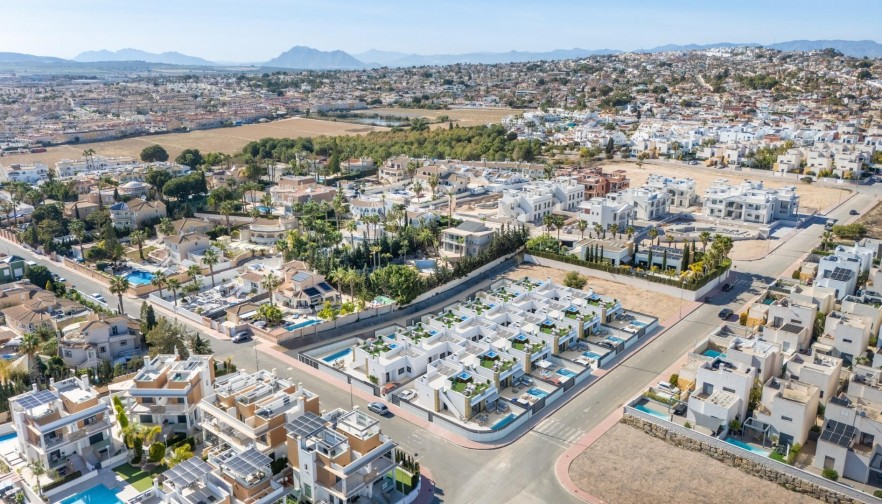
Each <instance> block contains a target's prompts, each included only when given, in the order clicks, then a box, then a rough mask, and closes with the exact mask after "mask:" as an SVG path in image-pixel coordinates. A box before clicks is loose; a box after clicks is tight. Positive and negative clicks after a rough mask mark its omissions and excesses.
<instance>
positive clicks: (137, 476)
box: [113, 464, 165, 492]
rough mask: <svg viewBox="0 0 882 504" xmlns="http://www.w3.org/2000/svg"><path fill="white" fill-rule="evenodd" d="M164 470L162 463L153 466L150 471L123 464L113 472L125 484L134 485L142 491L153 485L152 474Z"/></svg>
mask: <svg viewBox="0 0 882 504" xmlns="http://www.w3.org/2000/svg"><path fill="white" fill-rule="evenodd" d="M164 470H165V466H162V465H159V466H156V467H154V468H153V470H152V471H144V470H143V469H141V468H140V467H135V466H133V465H131V464H123V465H121V466H119V467H117V468H116V469H114V470H113V472H115V473H116V474H118V475H119V476H120V477H121V478H122V479H124V480H125V482H126V483H127V484H129V485H132V486H133V487H135V490H137V491H138V492H143V491H144V490H147V489H148V488H150V486H151V485H153V475H154V474H159V473H161V472H162V471H164Z"/></svg>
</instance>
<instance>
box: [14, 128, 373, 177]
mask: <svg viewBox="0 0 882 504" xmlns="http://www.w3.org/2000/svg"><path fill="white" fill-rule="evenodd" d="M386 129H387V128H380V127H375V126H367V125H359V124H352V123H345V122H333V121H321V120H318V119H304V118H299V117H295V118H291V119H282V120H280V121H273V122H268V123H261V124H246V125H244V126H237V127H235V128H216V129H208V130H198V131H191V132H189V133H166V134H163V135H152V136H143V137H135V138H126V139H123V140H111V141H107V142H94V143H83V144H78V145H62V146H58V147H50V148H49V149H48V150H47V151H46V152H41V153H39V154H23V155H15V156H5V157H3V158H0V164H10V163H32V162H35V161H39V162H41V163H45V164H47V165H49V166H53V165H54V164H55V163H56V162H57V161H59V160H61V159H65V158H67V159H79V158H80V157H82V154H83V150H85V149H88V148H92V149H95V152H96V154H98V155H101V156H134V157H138V155H139V154H140V153H141V149H143V148H144V147H147V146H148V145H153V144H159V145H161V146H163V147H164V148H165V150H167V151H168V154H169V156H170V157H171V159H174V158H175V157H177V155H178V154H180V152H181V151H182V150H184V149H189V148H196V149H199V150H200V151H202V152H203V153H204V152H225V153H227V154H233V153H235V152H238V151H240V150H241V149H242V147H244V146H245V144H247V143H248V142H252V141H255V140H260V139H261V138H267V137H277V138H282V137H289V138H296V137H317V136H322V135H363V134H365V133H369V132H371V131H384V130H386Z"/></svg>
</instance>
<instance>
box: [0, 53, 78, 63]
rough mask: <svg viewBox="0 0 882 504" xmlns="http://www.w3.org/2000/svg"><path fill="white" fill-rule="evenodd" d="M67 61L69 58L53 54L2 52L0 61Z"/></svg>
mask: <svg viewBox="0 0 882 504" xmlns="http://www.w3.org/2000/svg"><path fill="white" fill-rule="evenodd" d="M66 62H67V60H65V59H61V58H53V57H51V56H34V55H33V54H23V53H14V52H0V63H34V64H53V63H66Z"/></svg>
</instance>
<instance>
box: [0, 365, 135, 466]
mask: <svg viewBox="0 0 882 504" xmlns="http://www.w3.org/2000/svg"><path fill="white" fill-rule="evenodd" d="M9 410H10V414H11V418H12V427H13V430H14V431H15V434H16V437H15V442H16V443H17V444H18V452H19V454H20V455H21V456H22V458H24V459H25V460H26V461H27V462H28V463H35V462H37V461H40V462H42V463H43V466H44V467H45V468H46V470H47V471H56V472H58V473H59V474H70V473H73V472H74V471H81V472H82V473H83V474H85V473H87V472H89V471H90V470H91V468H93V467H95V466H97V465H98V464H99V463H101V462H102V461H105V460H107V459H108V458H110V457H112V456H114V455H116V452H117V451H119V450H121V449H122V447H121V446H116V445H114V442H113V439H112V437H111V422H110V416H111V414H112V413H111V410H110V405H109V404H108V403H106V402H104V401H101V400H100V399H99V398H98V393H97V392H96V391H95V389H94V388H92V386H91V385H90V383H89V377H88V376H87V375H83V376H82V377H80V378H68V379H66V380H62V381H59V382H56V381H55V380H53V379H50V380H49V388H48V389H45V390H39V388H38V387H37V385H36V384H34V385H33V390H32V391H30V392H26V393H24V394H20V395H17V396H15V397H11V398H10V399H9Z"/></svg>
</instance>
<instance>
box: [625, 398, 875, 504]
mask: <svg viewBox="0 0 882 504" xmlns="http://www.w3.org/2000/svg"><path fill="white" fill-rule="evenodd" d="M628 417H632V418H633V419H636V420H637V421H635V420H632V419H629V418H628ZM622 422H623V423H625V424H628V425H631V426H633V427H636V428H638V429H641V430H643V431H644V432H646V433H647V434H650V435H652V436H654V437H657V438H659V439H662V440H664V441H666V442H668V443H671V444H674V445H676V446H678V447H680V448H683V449H687V450H691V451H697V452H704V453H705V454H707V455H709V456H713V455H715V454H719V453H721V452H722V453H726V454H727V455H730V457H724V458H718V457H713V458H715V459H716V460H719V461H721V462H724V463H726V464H728V465H730V466H733V467H737V468H739V469H741V470H742V471H744V472H746V473H748V474H752V475H754V476H758V477H762V478H764V479H768V478H767V477H766V473H767V472H768V471H773V472H776V473H778V475H779V477H777V478H774V479H772V481H776V482H777V483H778V484H780V485H782V486H785V487H787V488H789V489H792V490H793V489H797V488H799V489H800V493H806V494H808V495H811V496H812V497H815V498H817V499H819V500H821V501H822V502H843V501H844V502H849V501H852V502H853V501H857V502H866V503H871V502H878V501H877V500H876V499H874V498H873V497H871V496H869V495H867V494H864V493H863V492H860V491H858V490H856V489H854V488H851V487H849V486H847V485H843V484H842V483H837V482H835V481H831V480H828V479H825V478H822V477H820V476H818V475H816V474H812V473H810V472H808V471H804V470H802V469H799V468H796V467H793V466H790V465H787V464H783V463H781V462H778V461H776V460H772V459H771V458H769V457H765V456H762V455H759V454H756V453H753V452H751V451H748V450H744V449H741V448H738V447H736V446H735V445H733V444H731V443H727V442H725V441H723V440H720V439H717V438H715V437H711V436H707V435H705V434H702V433H700V432H696V431H694V430H692V429H687V428H685V427H682V426H680V425H678V424H675V423H672V422H667V421H664V420H662V419H660V418H656V417H654V416H652V415H650V414H648V413H644V412H642V411H639V410H637V409H634V408H633V407H631V406H625V417H624V418H623V419H622ZM677 437H680V438H687V439H689V440H691V441H692V442H693V444H692V445H691V446H690V445H689V444H687V443H682V442H679V441H678V440H677V439H676V438H677ZM787 479H791V480H796V481H786V480H787ZM800 482H806V483H808V484H809V485H810V486H811V487H813V488H809V489H807V490H809V491H803V489H804V488H805V485H800V484H799V483H800ZM819 493H821V494H823V493H827V495H818V494H819Z"/></svg>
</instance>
